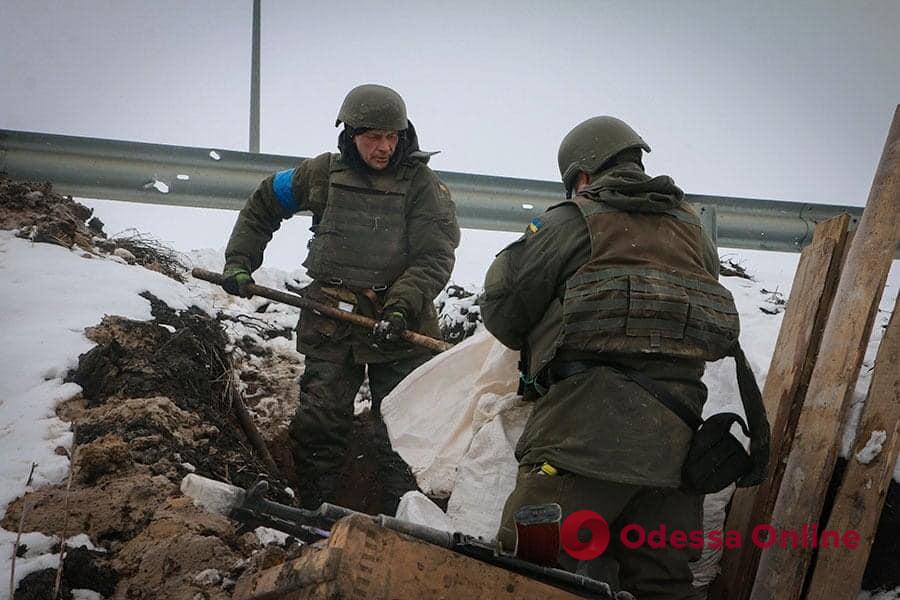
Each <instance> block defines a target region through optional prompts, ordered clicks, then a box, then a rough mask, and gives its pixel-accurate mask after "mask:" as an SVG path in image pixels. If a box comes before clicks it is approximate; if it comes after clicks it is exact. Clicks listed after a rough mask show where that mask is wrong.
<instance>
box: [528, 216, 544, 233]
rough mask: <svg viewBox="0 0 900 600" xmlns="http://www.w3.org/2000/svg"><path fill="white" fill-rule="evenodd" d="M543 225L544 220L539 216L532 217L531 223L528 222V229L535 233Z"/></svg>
mask: <svg viewBox="0 0 900 600" xmlns="http://www.w3.org/2000/svg"><path fill="white" fill-rule="evenodd" d="M543 226H544V222H543V221H541V219H540V217H535V218H534V219H532V221H531V223H529V224H528V231H530V232H531V233H537V232H538V231H539V230H540V229H541V227H543Z"/></svg>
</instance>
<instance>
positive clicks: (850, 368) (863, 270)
mask: <svg viewBox="0 0 900 600" xmlns="http://www.w3.org/2000/svg"><path fill="white" fill-rule="evenodd" d="M898 198H900V106H898V107H897V108H896V110H895V112H894V119H893V122H892V124H891V128H890V132H889V133H888V138H887V142H886V143H885V147H884V151H883V153H882V156H881V162H880V163H879V165H878V169H877V171H876V174H875V181H874V182H873V184H872V190H871V192H870V194H869V199H868V202H867V204H866V209H865V211H864V212H863V216H862V219H861V220H860V224H859V229H858V230H857V232H856V235H855V236H854V239H853V242H852V243H851V246H850V251H849V253H848V255H847V263H846V265H845V266H844V272H843V274H842V275H841V279H840V282H839V284H838V289H837V293H836V294H835V300H834V305H833V307H832V310H831V314H830V315H829V317H828V322H827V324H826V326H825V331H824V333H823V334H822V344H821V350H820V352H819V357H818V359H817V361H816V365H815V367H814V369H813V373H812V378H811V380H810V384H809V389H808V391H807V394H806V401H805V402H804V405H803V409H802V411H801V414H800V419H799V421H798V424H797V433H796V435H795V437H794V443H793V446H792V447H791V451H790V454H789V455H788V459H787V465H786V466H785V471H784V477H783V479H782V483H781V488H780V490H779V493H778V499H777V500H776V503H775V510H774V511H773V514H772V521H771V525H772V526H773V527H774V528H775V530H776V531H779V532H783V531H794V532H800V531H801V529H802V528H803V526H809V525H811V524H814V523H816V522H817V521H818V519H819V516H820V514H821V511H822V505H823V504H824V501H825V491H826V489H827V487H828V483H829V480H830V478H831V474H832V472H833V470H834V463H835V460H836V458H837V453H838V446H839V443H840V432H841V426H842V424H843V421H844V417H845V415H846V413H847V408H848V404H849V403H848V399H849V397H850V393H851V392H852V390H853V387H854V384H855V383H856V375H857V374H858V373H859V367H860V364H861V363H862V358H863V353H864V349H865V347H866V344H867V342H868V340H869V334H870V332H871V323H872V320H873V318H874V314H875V311H876V310H877V308H878V301H879V300H880V298H881V292H882V290H883V289H884V283H885V279H886V278H887V273H888V269H889V268H890V265H891V260H892V259H893V256H894V251H895V249H896V247H897V241H898V234H900V202H898ZM811 553H812V549H811V548H794V547H792V546H791V545H790V544H784V545H782V544H775V545H773V546H771V547H769V548H766V549H765V550H763V551H762V555H761V558H760V564H759V569H758V571H757V576H756V580H755V581H754V585H753V592H752V593H751V596H750V597H751V598H753V600H769V599H771V598H779V599H785V600H795V599H797V598H799V597H800V593H801V591H802V587H803V582H804V579H805V577H806V570H807V567H808V566H809V561H810V559H811Z"/></svg>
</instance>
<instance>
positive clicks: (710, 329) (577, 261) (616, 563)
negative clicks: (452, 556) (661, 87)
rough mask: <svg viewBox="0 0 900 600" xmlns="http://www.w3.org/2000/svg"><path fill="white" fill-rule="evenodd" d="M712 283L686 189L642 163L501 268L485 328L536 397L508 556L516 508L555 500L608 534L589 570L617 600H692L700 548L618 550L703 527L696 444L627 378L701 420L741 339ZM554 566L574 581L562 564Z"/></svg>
mask: <svg viewBox="0 0 900 600" xmlns="http://www.w3.org/2000/svg"><path fill="white" fill-rule="evenodd" d="M717 277H718V259H717V256H716V252H715V248H714V247H713V246H712V243H711V241H710V240H709V238H708V237H707V236H705V234H703V233H702V232H701V229H700V225H699V220H698V218H697V215H696V214H695V213H694V211H693V209H692V208H691V207H690V206H689V205H688V204H687V203H685V202H684V201H683V194H682V192H681V190H680V189H679V188H677V187H676V186H675V184H674V182H673V181H672V180H671V179H670V178H668V177H656V178H650V177H649V176H647V175H645V174H644V172H643V168H642V167H641V166H640V164H639V161H638V162H631V161H623V162H620V163H617V164H614V165H613V166H611V167H610V168H608V169H605V170H603V171H601V172H599V173H598V174H597V175H596V176H595V177H594V179H593V181H592V183H591V184H590V186H589V187H588V188H587V189H585V190H582V192H580V194H579V195H578V196H577V197H576V198H575V199H574V200H573V201H571V202H566V203H563V204H561V205H558V206H556V207H553V208H551V209H550V210H549V211H548V212H546V213H544V214H543V215H541V216H540V217H539V218H537V219H535V220H534V221H533V222H532V224H531V225H530V226H529V229H528V231H527V232H526V233H525V235H524V236H523V237H522V238H520V239H519V240H518V241H516V242H514V243H513V244H511V245H510V246H509V247H507V248H506V249H505V250H503V251H502V252H501V253H500V254H499V255H498V256H497V258H496V259H495V261H494V263H493V264H492V265H491V267H490V269H489V271H488V274H487V277H486V281H485V293H484V297H483V298H482V301H481V312H482V315H483V317H484V322H485V325H486V327H487V328H488V329H489V330H490V331H491V332H492V333H493V334H494V335H495V336H496V337H497V338H498V339H499V340H500V341H501V342H503V343H504V344H505V345H506V346H508V347H510V348H513V349H518V350H521V351H522V353H523V361H522V371H523V373H522V377H523V380H524V381H525V382H526V383H527V384H529V385H531V386H536V388H537V389H538V390H540V392H542V395H540V397H538V398H537V400H536V401H535V405H534V410H533V412H532V414H531V416H530V418H529V420H528V422H527V424H526V426H525V430H524V432H523V434H522V436H521V438H520V439H519V442H518V445H517V447H516V458H517V459H518V460H519V463H520V469H519V475H518V479H517V484H516V489H515V491H514V492H513V493H512V494H511V496H510V498H509V499H508V500H507V503H506V507H505V509H504V514H503V519H502V524H501V529H500V532H499V534H498V538H499V539H500V541H501V543H502V544H503V545H504V547H506V548H507V549H512V548H514V546H515V526H514V514H515V512H516V511H517V510H518V509H519V508H520V507H521V506H524V505H527V504H541V503H545V502H556V503H558V504H560V505H561V507H562V508H563V515H564V517H565V516H566V515H567V514H569V513H571V512H574V511H576V510H581V509H590V510H594V511H596V512H598V513H599V514H600V515H602V516H603V517H604V518H605V519H606V520H607V521H608V522H609V523H610V526H611V529H612V532H613V535H612V540H611V545H610V549H609V550H608V551H607V552H606V554H605V556H604V557H601V559H598V561H595V562H596V564H594V565H592V567H591V569H589V572H590V573H592V574H593V575H596V576H598V577H601V578H604V579H607V580H611V581H615V576H616V573H615V571H616V570H617V571H618V579H619V580H620V583H621V586H622V588H623V589H625V590H628V591H630V592H632V593H634V594H635V595H636V596H637V597H639V598H642V599H643V598H691V597H693V595H694V589H693V587H692V585H691V581H692V577H691V573H690V570H689V568H688V561H689V560H693V559H696V558H697V557H699V552H700V551H699V550H692V549H687V548H685V549H674V548H671V547H670V548H667V549H665V550H650V549H648V548H643V549H641V550H630V549H625V548H623V547H622V546H621V544H619V543H618V542H617V540H618V537H617V530H618V529H621V527H622V526H624V525H625V524H629V523H637V524H640V525H643V526H644V527H645V529H646V530H648V531H649V530H650V529H652V528H656V527H658V526H659V525H660V524H666V526H667V527H668V528H669V530H670V531H671V530H672V529H673V528H677V529H681V530H684V531H692V530H699V529H702V497H701V496H691V495H688V494H685V493H683V492H682V491H680V490H679V489H678V486H679V484H680V480H681V478H680V471H681V466H682V463H683V461H684V457H685V456H686V454H687V450H688V447H689V444H690V441H691V437H692V431H691V429H690V428H689V427H688V426H687V425H685V423H684V422H683V421H682V420H681V419H679V417H678V416H676V415H675V414H674V413H673V412H672V411H671V410H669V409H668V408H666V407H665V406H663V405H662V404H661V403H660V402H659V401H658V400H657V399H656V398H654V397H653V396H651V395H650V393H649V392H648V391H646V390H645V389H644V388H643V387H641V386H640V385H638V384H637V383H635V382H634V381H633V380H631V379H630V378H629V377H628V376H627V372H628V370H635V371H638V372H641V373H643V374H644V375H646V376H648V377H650V378H652V379H654V380H655V381H656V382H657V383H658V384H660V385H663V386H665V388H666V389H667V390H668V391H669V392H670V393H671V394H672V395H673V396H674V397H676V398H677V399H678V400H679V401H680V402H681V403H683V404H684V405H685V406H686V407H688V408H689V409H690V410H691V411H693V412H694V413H695V414H697V415H699V414H700V413H701V411H702V407H703V403H704V402H705V400H706V392H707V390H706V388H705V386H704V385H703V383H702V381H701V377H702V375H703V371H704V364H705V363H704V361H706V360H713V359H714V358H713V357H716V358H718V357H720V355H724V351H725V347H726V346H730V345H731V344H733V343H734V341H735V339H736V337H737V312H736V310H735V308H734V304H733V301H732V299H731V296H730V294H729V293H728V291H727V290H725V288H723V287H722V286H721V285H719V284H718V283H717ZM572 365H580V367H579V368H575V369H573V368H571V366H572ZM544 463H547V464H549V465H552V466H553V467H555V469H556V474H555V475H548V474H547V473H546V471H542V470H541V468H540V467H541V466H542V465H543V464H544ZM610 558H612V559H613V560H612V561H610V560H609V559H610ZM560 560H561V563H562V564H563V566H565V567H567V568H570V569H572V570H575V568H576V565H575V564H573V561H572V559H571V558H570V557H568V555H566V554H562V553H561V555H560ZM611 566H612V570H611V569H610V567H611Z"/></svg>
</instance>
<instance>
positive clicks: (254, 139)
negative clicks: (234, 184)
mask: <svg viewBox="0 0 900 600" xmlns="http://www.w3.org/2000/svg"><path fill="white" fill-rule="evenodd" d="M260 2H261V0H253V41H252V45H253V48H252V50H251V57H250V152H252V153H254V154H255V153H258V152H259V34H260Z"/></svg>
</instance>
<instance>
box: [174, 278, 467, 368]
mask: <svg viewBox="0 0 900 600" xmlns="http://www.w3.org/2000/svg"><path fill="white" fill-rule="evenodd" d="M191 275H193V276H194V277H195V278H197V279H202V280H203V281H208V282H210V283H215V284H216V285H222V280H223V279H224V277H222V275H221V274H220V273H214V272H212V271H207V270H206V269H193V270H191ZM247 291H248V292H250V293H251V294H253V295H254V296H262V297H263V298H268V299H269V300H274V301H276V302H281V303H283V304H290V305H291V306H296V307H297V308H303V309H306V310H313V311H315V312H317V313H319V314H322V315H325V316H326V317H331V318H332V319H337V320H339V321H346V322H348V323H353V324H354V325H358V326H359V327H365V328H366V329H368V330H369V331H372V329H373V328H374V327H375V323H376V321H375V319H370V318H369V317H365V316H363V315H358V314H356V313H351V312H347V311H344V310H341V309H339V308H335V307H333V306H328V305H327V304H322V303H321V302H315V301H313V300H309V299H307V298H304V297H303V296H298V295H297V294H291V293H289V292H282V291H281V290H276V289H272V288H269V287H265V286H262V285H256V284H255V283H251V284H248V285H247ZM400 337H401V338H402V339H403V340H405V341H407V342H409V343H410V344H415V345H416V346H422V347H423V348H428V349H429V350H431V351H432V352H434V353H435V354H439V353H441V352H443V351H445V350H449V349H450V348H451V345H450V344H448V343H447V342H445V341H443V340H438V339H435V338H433V337H429V336H427V335H423V334H421V333H417V332H415V331H411V330H409V329H406V330H404V331H403V333H401V334H400Z"/></svg>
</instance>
